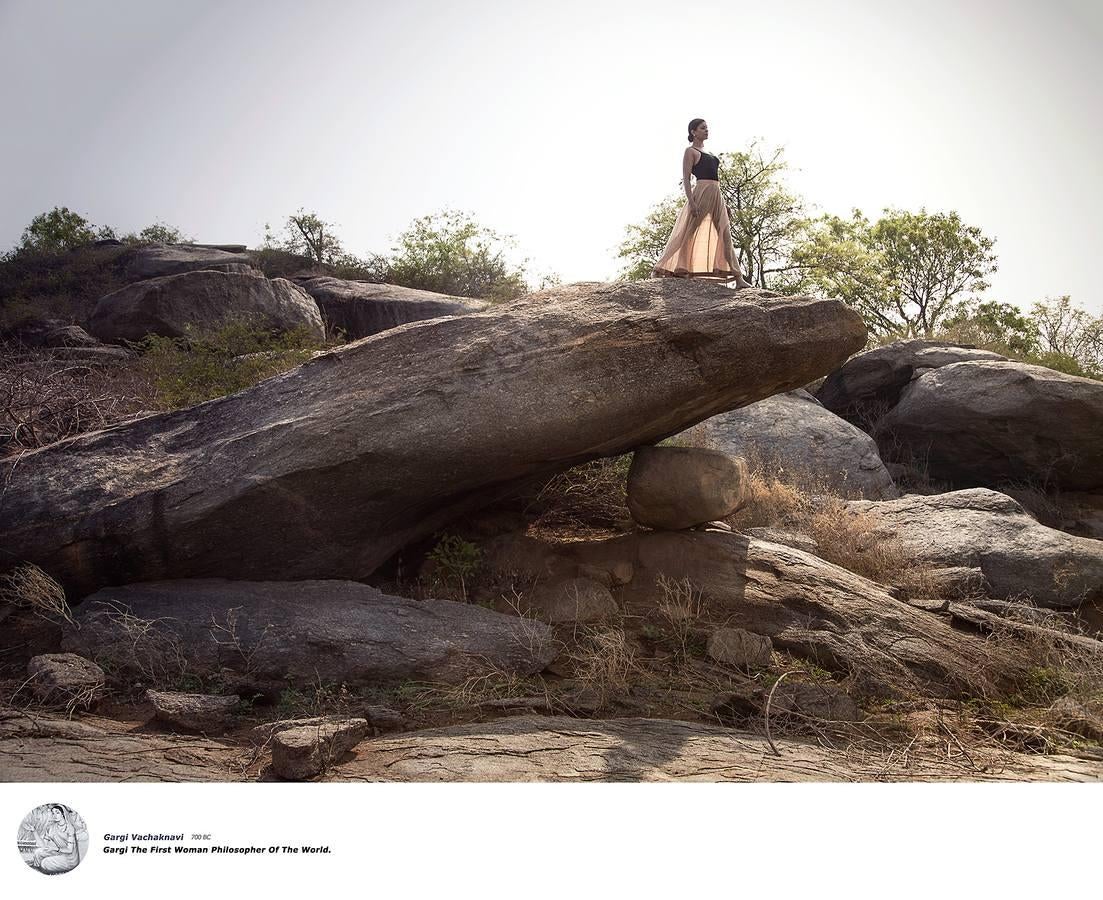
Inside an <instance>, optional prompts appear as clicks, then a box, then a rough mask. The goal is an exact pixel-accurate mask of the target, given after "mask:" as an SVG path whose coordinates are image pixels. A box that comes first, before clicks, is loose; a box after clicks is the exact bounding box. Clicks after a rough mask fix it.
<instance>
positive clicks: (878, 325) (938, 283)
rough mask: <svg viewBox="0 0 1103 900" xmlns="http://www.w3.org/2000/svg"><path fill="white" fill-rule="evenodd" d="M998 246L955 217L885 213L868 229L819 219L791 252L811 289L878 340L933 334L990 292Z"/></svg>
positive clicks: (856, 222)
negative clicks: (854, 316) (855, 317)
mask: <svg viewBox="0 0 1103 900" xmlns="http://www.w3.org/2000/svg"><path fill="white" fill-rule="evenodd" d="M994 244H995V242H994V241H993V240H992V239H991V238H988V237H985V236H984V234H983V233H982V232H981V230H980V229H979V228H977V227H975V226H969V225H965V224H964V223H963V222H962V221H961V218H960V217H959V216H958V214H957V213H956V212H950V213H949V214H942V213H928V212H927V211H926V210H925V209H923V208H920V210H919V212H918V213H913V212H908V211H906V210H891V209H886V210H884V215H883V216H882V217H881V218H880V219H878V221H877V222H875V223H873V224H872V225H871V224H870V223H869V221H868V219H866V217H865V216H863V215H862V213H861V211H860V210H857V209H855V210H853V213H852V216H851V219H850V220H849V221H847V220H845V219H840V218H839V217H837V216H823V217H821V218H820V219H819V220H817V221H816V222H814V223H811V224H810V227H809V230H808V233H807V236H806V239H805V240H804V242H803V243H802V244H801V245H800V246H798V247H797V248H796V250H795V252H794V260H795V262H796V264H797V265H799V266H801V267H803V269H804V270H805V272H806V273H807V276H808V279H809V281H810V283H811V284H812V285H813V286H815V287H818V288H820V289H822V290H823V291H825V292H826V293H827V294H828V295H833V296H839V297H841V298H842V299H843V300H845V301H846V302H847V303H849V304H851V305H852V306H853V307H854V308H855V309H857V310H858V311H859V312H860V313H862V315H863V317H864V318H865V319H866V324H867V325H868V326H869V328H870V329H871V330H872V331H873V332H874V333H875V334H877V335H880V336H887V335H898V336H904V337H914V336H916V335H931V334H932V333H933V332H934V331H935V330H936V329H937V328H938V327H939V326H940V325H941V324H942V323H943V320H944V319H946V318H947V317H948V316H950V315H952V314H953V312H954V310H955V307H956V304H958V303H960V302H961V300H963V299H966V298H967V295H969V294H976V293H980V292H981V291H983V290H984V289H985V288H987V287H988V282H987V281H986V280H985V279H986V278H987V276H988V275H989V274H991V273H992V272H994V271H996V256H995V254H994V253H993V252H992V248H993V246H994Z"/></svg>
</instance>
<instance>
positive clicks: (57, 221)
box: [17, 206, 115, 253]
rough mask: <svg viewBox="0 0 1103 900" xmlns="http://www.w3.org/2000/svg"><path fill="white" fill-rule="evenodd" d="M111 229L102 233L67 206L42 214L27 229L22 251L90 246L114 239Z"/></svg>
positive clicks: (21, 239) (51, 250)
mask: <svg viewBox="0 0 1103 900" xmlns="http://www.w3.org/2000/svg"><path fill="white" fill-rule="evenodd" d="M114 236H115V232H114V231H113V230H112V229H111V228H109V227H104V228H100V229H99V230H98V231H97V230H96V229H95V228H94V227H93V226H92V223H91V222H89V221H88V220H87V219H86V218H84V216H82V215H80V214H79V213H75V212H73V211H72V210H70V209H69V208H68V207H66V206H55V207H54V208H53V209H52V210H50V211H49V212H44V213H40V214H39V215H37V216H35V217H34V218H33V219H31V224H30V225H28V226H27V227H26V228H24V229H23V234H22V236H21V238H20V243H19V247H18V248H17V249H19V250H27V251H33V250H38V251H46V252H54V253H56V252H59V251H63V250H71V249H73V248H74V247H80V246H82V245H84V244H90V243H91V242H92V241H95V240H97V239H100V238H108V237H114Z"/></svg>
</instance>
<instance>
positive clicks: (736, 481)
mask: <svg viewBox="0 0 1103 900" xmlns="http://www.w3.org/2000/svg"><path fill="white" fill-rule="evenodd" d="M746 481H747V468H746V466H745V465H744V463H743V460H741V459H737V458H732V457H731V456H728V455H727V454H726V453H720V452H719V451H717V450H702V449H698V448H696V447H640V448H639V449H638V450H636V452H635V453H634V454H633V455H632V466H631V468H630V469H629V470H628V487H627V494H628V511H629V512H630V513H631V514H632V518H633V519H635V520H636V521H637V522H638V523H639V524H640V525H646V526H647V527H649V528H665V529H669V530H672V531H676V530H678V529H679V528H692V527H693V526H695V525H703V524H704V523H705V522H712V521H714V520H717V519H723V518H724V517H725V516H730V515H731V514H732V513H733V512H735V511H736V510H737V509H739V507H740V506H741V505H742V503H743V491H744V488H745V486H746Z"/></svg>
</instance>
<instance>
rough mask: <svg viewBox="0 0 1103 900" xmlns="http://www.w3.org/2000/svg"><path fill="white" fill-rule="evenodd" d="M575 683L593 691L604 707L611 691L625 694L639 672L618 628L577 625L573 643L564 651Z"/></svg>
mask: <svg viewBox="0 0 1103 900" xmlns="http://www.w3.org/2000/svg"><path fill="white" fill-rule="evenodd" d="M566 659H567V661H568V662H569V663H570V664H571V666H572V668H573V671H574V677H575V680H576V682H578V684H579V685H580V686H581V687H582V688H583V689H591V690H594V691H596V692H597V694H598V696H599V698H600V701H601V705H602V706H604V705H605V703H607V702H608V700H609V698H610V697H612V696H613V695H615V694H623V693H626V692H627V691H628V690H629V688H630V687H631V686H632V684H633V683H634V682H635V681H636V679H637V677H638V676H639V675H640V674H641V673H642V670H641V668H640V663H639V660H638V658H637V654H636V651H635V649H634V647H633V646H632V643H631V642H630V641H629V639H628V636H627V634H625V632H624V630H623V629H622V628H609V627H603V626H598V625H579V626H576V628H575V629H574V646H573V647H571V649H570V650H569V651H568V652H567V654H566Z"/></svg>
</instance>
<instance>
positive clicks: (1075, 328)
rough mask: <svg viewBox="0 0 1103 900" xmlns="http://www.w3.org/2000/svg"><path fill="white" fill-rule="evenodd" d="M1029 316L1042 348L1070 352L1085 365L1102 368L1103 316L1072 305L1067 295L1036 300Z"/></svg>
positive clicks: (1057, 351)
mask: <svg viewBox="0 0 1103 900" xmlns="http://www.w3.org/2000/svg"><path fill="white" fill-rule="evenodd" d="M1030 318H1031V320H1032V321H1033V322H1034V324H1035V326H1036V327H1037V329H1038V334H1039V335H1040V341H1041V345H1042V348H1043V352H1047V353H1063V354H1065V355H1066V356H1071V357H1073V358H1074V359H1077V360H1079V361H1080V362H1081V364H1082V365H1084V366H1085V367H1086V368H1088V369H1100V368H1103V316H1093V315H1092V314H1091V313H1089V312H1088V311H1087V310H1086V309H1084V308H1083V307H1082V306H1074V305H1073V303H1072V300H1071V299H1070V298H1069V297H1068V296H1067V295H1066V296H1063V297H1057V298H1046V300H1044V301H1039V302H1037V303H1035V304H1034V305H1033V306H1032V307H1031V310H1030Z"/></svg>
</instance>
